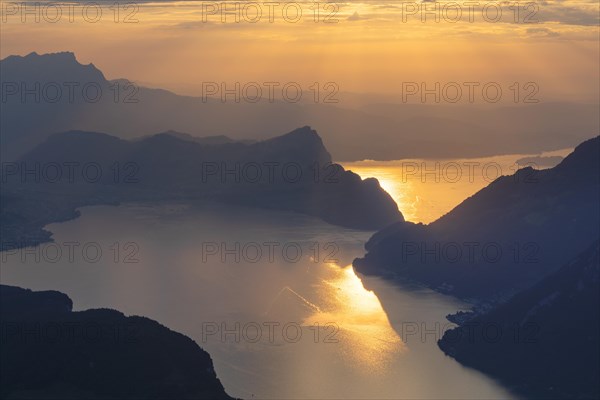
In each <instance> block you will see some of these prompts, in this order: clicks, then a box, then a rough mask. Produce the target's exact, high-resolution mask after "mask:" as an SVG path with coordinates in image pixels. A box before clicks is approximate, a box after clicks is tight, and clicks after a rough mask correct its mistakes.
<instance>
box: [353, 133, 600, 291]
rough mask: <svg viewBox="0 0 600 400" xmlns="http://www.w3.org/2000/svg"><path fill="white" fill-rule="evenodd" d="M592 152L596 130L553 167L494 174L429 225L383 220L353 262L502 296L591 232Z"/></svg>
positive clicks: (559, 261)
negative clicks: (383, 225)
mask: <svg viewBox="0 0 600 400" xmlns="http://www.w3.org/2000/svg"><path fill="white" fill-rule="evenodd" d="M599 153H600V137H595V138H593V139H590V140H587V141H585V142H583V143H582V144H580V145H579V146H577V148H576V149H575V150H574V151H573V152H572V153H571V154H570V155H569V156H567V157H566V158H565V159H564V160H563V161H562V162H561V163H560V164H558V165H557V166H556V167H554V168H551V169H546V170H534V169H532V168H524V169H521V170H519V171H517V172H516V173H515V174H514V175H511V176H502V177H500V178H498V179H496V180H495V181H494V182H492V183H491V184H490V185H488V186H487V187H485V188H484V189H482V190H480V191H479V192H477V193H476V194H474V195H473V196H471V197H469V198H468V199H466V200H464V201H463V202H462V203H461V204H459V205H458V206H457V207H455V208H454V209H453V210H451V211H450V212H449V213H447V214H446V215H444V216H442V217H441V218H439V219H438V220H436V221H434V222H433V223H431V224H429V225H423V224H413V223H409V222H398V223H395V224H393V225H391V226H389V227H386V228H385V229H383V230H381V231H380V232H377V233H376V234H375V235H373V237H372V238H371V239H370V240H369V241H368V242H367V244H366V249H367V251H368V252H367V254H366V256H365V257H364V258H362V259H357V260H355V261H354V265H355V267H356V269H357V270H358V271H360V272H362V273H367V274H383V275H388V276H391V277H393V278H397V279H401V280H412V281H416V282H419V283H422V284H425V285H427V286H429V287H431V288H433V289H436V290H439V291H442V292H446V293H449V294H453V295H456V296H459V297H462V298H477V299H483V300H488V301H502V300H503V299H507V298H509V297H510V296H512V295H513V294H515V293H516V292H518V291H520V290H522V289H525V288H527V287H529V286H531V285H532V284H534V283H536V282H537V281H539V280H540V279H541V278H543V277H544V276H545V275H547V274H549V273H551V272H553V271H556V270H557V269H558V268H559V267H560V266H562V265H563V264H565V263H566V262H568V261H569V260H570V259H572V258H573V257H575V255H577V254H579V253H580V252H581V251H583V250H584V249H585V248H587V247H588V246H589V245H590V243H591V242H592V241H593V240H594V239H595V238H597V237H598V235H599V229H600V228H599V226H600V218H599V213H600V210H599V207H598V204H600V199H599V191H600V175H599V174H600V165H599V163H600V161H599V160H600V157H599Z"/></svg>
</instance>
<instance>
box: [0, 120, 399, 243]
mask: <svg viewBox="0 0 600 400" xmlns="http://www.w3.org/2000/svg"><path fill="white" fill-rule="evenodd" d="M68 165H75V166H76V167H73V168H72V170H69V169H68V167H67V166H68ZM86 166H87V167H90V166H92V167H93V168H92V169H91V171H92V172H91V173H87V174H86V173H85V171H86V169H84V168H86ZM7 168H10V171H9V170H7ZM32 170H33V173H31V171H32ZM27 171H30V173H29V174H28V173H27ZM36 171H37V173H36ZM50 171H52V172H50ZM57 171H58V172H57ZM88 172H89V171H88ZM49 174H54V175H53V177H54V178H55V179H50V178H49V177H48V175H49ZM92 175H93V176H92ZM3 181H4V182H3V186H2V200H3V208H2V221H3V224H2V228H1V229H2V233H3V241H4V242H11V243H13V244H14V243H23V242H31V243H30V244H32V245H33V244H36V243H39V242H41V241H45V240H48V238H49V233H48V232H45V231H42V230H41V227H43V226H44V225H45V224H47V223H50V222H53V221H54V222H56V221H63V220H66V219H69V218H73V217H74V216H76V215H77V213H76V211H75V208H78V207H81V206H83V205H93V204H118V203H119V202H125V201H150V202H152V201H189V202H194V201H216V202H221V203H228V204H237V205H244V206H252V207H259V208H267V209H278V210H285V211H294V212H299V213H304V214H308V215H312V216H316V217H318V218H321V219H322V220H324V221H326V222H329V223H332V224H335V225H340V226H346V227H350V228H356V229H363V230H376V229H380V228H382V227H383V226H385V225H387V224H389V223H391V222H393V221H399V220H403V217H402V214H401V213H400V212H399V211H398V207H397V205H396V203H395V202H394V201H393V200H392V198H391V197H390V195H389V194H388V193H386V192H385V191H384V190H383V189H382V188H381V187H380V186H379V183H378V182H377V180H375V179H372V178H371V179H365V180H362V179H361V178H360V177H359V176H358V175H356V174H354V173H352V172H350V171H345V170H344V169H343V167H341V166H340V165H338V164H334V163H332V161H331V156H330V154H329V152H328V151H327V149H326V148H325V146H324V145H323V142H322V140H321V138H320V137H319V135H318V134H317V133H316V132H315V131H314V130H312V129H311V128H309V127H303V128H299V129H296V130H294V131H292V132H290V133H288V134H286V135H282V136H279V137H275V138H272V139H268V140H263V141H258V142H252V143H248V142H237V141H222V142H221V143H217V144H207V142H205V141H202V140H195V139H193V140H192V139H190V138H189V137H187V136H185V137H182V136H181V135H173V134H169V133H163V134H157V135H153V136H150V137H147V138H143V139H139V140H131V141H130V140H124V139H120V138H118V137H115V136H111V135H107V134H104V133H97V132H81V131H71V132H65V133H59V134H55V135H51V136H50V137H49V138H48V139H47V140H46V141H44V142H43V143H42V144H40V145H38V146H36V147H35V148H34V149H32V150H31V151H29V152H28V153H26V154H25V155H23V156H22V157H21V158H20V159H18V160H17V161H16V162H15V163H11V164H8V165H5V168H4V170H3Z"/></svg>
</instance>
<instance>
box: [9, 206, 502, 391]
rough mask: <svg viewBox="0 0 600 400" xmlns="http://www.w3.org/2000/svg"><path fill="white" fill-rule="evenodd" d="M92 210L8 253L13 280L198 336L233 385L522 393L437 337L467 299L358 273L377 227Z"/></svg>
mask: <svg viewBox="0 0 600 400" xmlns="http://www.w3.org/2000/svg"><path fill="white" fill-rule="evenodd" d="M81 212H82V215H81V217H80V218H78V219H75V220H72V221H68V222H66V223H57V224H51V225H49V226H47V229H48V230H50V231H51V232H53V237H54V240H55V242H54V243H52V244H44V245H42V246H38V247H36V248H29V249H22V250H18V251H15V252H14V253H7V252H4V253H2V266H1V274H2V283H3V284H7V285H15V286H21V287H25V288H30V289H33V290H47V289H53V290H59V291H61V292H64V293H66V294H68V295H69V296H70V297H71V298H72V299H73V301H74V307H75V309H76V310H83V309H88V308H114V309H118V310H120V311H122V312H123V313H125V314H126V315H143V316H147V317H149V318H152V319H155V320H157V321H158V322H160V323H161V324H163V325H165V326H167V327H169V328H170V329H173V330H175V331H179V332H181V333H183V334H185V335H188V336H189V337H191V338H192V339H194V340H195V341H196V342H197V343H198V344H199V345H200V346H201V347H203V348H204V349H206V350H207V351H208V352H209V353H210V354H211V356H212V358H213V361H214V364H215V369H216V372H217V375H218V377H219V378H220V379H221V381H222V383H223V385H224V386H225V389H226V390H227V392H228V393H229V394H230V395H232V396H235V397H241V398H253V397H254V398H278V399H299V398H303V399H311V398H313V399H316V398H319V399H328V398H331V399H334V398H335V399H339V398H351V399H360V398H365V399H366V398H380V399H383V398H394V399H398V398H406V399H409V398H410V399H440V398H445V399H448V398H465V399H466V398H472V399H500V398H502V399H505V398H511V394H510V393H509V392H507V391H506V390H505V389H504V388H503V387H501V386H500V385H499V384H497V383H496V382H494V381H493V380H491V379H489V378H487V377H486V376H484V375H483V374H481V373H479V372H477V371H474V370H471V369H468V368H465V367H463V366H461V365H460V364H458V363H457V362H456V361H454V360H453V359H451V358H450V357H446V356H445V355H444V354H443V353H442V352H441V351H440V350H439V349H438V347H437V344H436V341H437V339H439V337H440V336H441V334H442V333H443V330H444V329H448V328H450V327H451V326H453V325H452V324H450V323H449V322H448V321H447V320H446V319H445V316H446V315H447V314H448V313H452V312H455V311H457V310H464V309H467V308H468V305H467V304H464V303H462V302H460V301H458V300H455V299H453V298H450V297H447V296H442V295H440V294H437V293H434V292H431V291H429V290H421V289H414V288H403V287H399V286H394V285H392V284H390V283H388V282H386V281H384V280H381V279H379V278H375V277H362V276H357V274H355V273H354V271H353V269H352V267H351V266H350V265H351V262H352V260H353V259H354V258H356V257H359V256H361V255H363V254H364V248H363V246H364V243H365V241H366V240H367V239H368V238H369V237H370V235H371V234H372V232H362V231H356V230H350V229H344V228H339V227H336V226H332V225H328V224H326V223H324V222H322V221H320V220H318V219H315V218H312V217H308V216H304V215H300V214H293V213H287V212H276V211H266V210H255V209H247V208H243V207H227V206H219V205H214V204H194V205H191V204H153V205H148V204H125V205H121V206H118V207H112V206H95V207H86V208H83V209H82V210H81ZM363 284H364V286H363ZM365 286H366V287H368V288H370V289H371V290H366V289H365ZM384 306H385V307H384Z"/></svg>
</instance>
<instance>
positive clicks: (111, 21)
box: [1, 1, 600, 102]
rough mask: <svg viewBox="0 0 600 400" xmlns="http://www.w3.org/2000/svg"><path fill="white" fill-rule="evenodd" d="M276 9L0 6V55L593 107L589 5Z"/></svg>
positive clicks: (184, 84) (164, 78) (148, 71)
mask: <svg viewBox="0 0 600 400" xmlns="http://www.w3.org/2000/svg"><path fill="white" fill-rule="evenodd" d="M42 4H47V3H42ZM84 4H88V5H89V4H91V3H85V2H84ZM284 5H285V3H279V4H277V3H251V5H246V6H245V7H241V6H240V3H237V5H236V3H235V2H229V3H212V2H173V3H168V4H167V3H145V4H144V3H138V4H136V5H134V6H129V7H126V5H125V3H122V4H120V7H119V13H118V15H116V13H115V6H111V7H112V8H107V7H108V6H107V7H105V8H103V11H102V16H101V17H97V15H98V14H97V9H96V8H95V7H93V6H88V7H87V8H86V9H85V10H84V9H83V8H82V7H80V6H77V7H73V6H67V5H66V4H65V3H58V6H56V5H55V6H53V7H50V8H44V7H43V6H42V7H40V8H38V9H35V7H34V6H31V9H33V10H34V11H33V12H31V11H30V14H25V13H24V12H23V11H24V10H23V9H22V7H21V6H19V5H15V4H13V3H7V2H3V3H2V11H3V16H2V18H3V21H2V22H3V23H2V28H1V30H2V32H1V33H2V36H1V42H2V46H1V56H2V57H6V56H8V55H11V54H20V55H24V54H27V53H29V52H31V51H37V52H38V53H46V52H56V51H67V50H68V51H74V52H75V53H76V55H77V58H78V60H79V61H80V62H82V63H84V64H87V63H94V64H95V65H96V66H97V67H98V68H100V69H101V70H102V71H103V72H104V73H105V75H106V76H107V77H108V78H121V77H126V78H129V79H131V80H134V81H135V82H136V83H138V84H140V85H149V86H157V87H164V88H168V89H172V90H175V91H176V92H179V93H185V94H198V93H199V91H200V88H201V87H202V82H207V81H210V82H236V81H238V82H242V83H244V82H265V81H275V82H284V83H285V82H299V83H300V84H301V85H306V86H308V85H310V83H311V82H320V83H324V82H335V83H336V84H337V85H338V87H339V90H340V91H341V92H356V93H387V94H391V95H398V96H400V92H401V88H402V83H403V82H419V83H421V82H427V83H428V84H431V85H434V83H435V82H440V83H441V84H442V85H443V84H445V83H447V82H458V83H463V82H481V83H486V82H498V83H500V84H501V85H502V87H505V88H506V87H508V86H509V85H511V83H513V82H519V83H520V84H521V85H522V84H524V83H526V82H535V83H536V84H537V86H538V87H539V95H538V97H539V98H541V99H542V100H544V101H555V100H572V101H585V102H590V101H593V102H596V101H598V97H599V94H598V86H599V85H600V82H599V77H598V76H599V61H598V60H599V57H600V52H599V41H598V33H599V30H598V29H599V28H598V12H599V5H598V2H597V1H555V2H537V3H528V2H519V3H517V2H506V3H499V2H494V3H489V2H479V6H469V3H468V2H467V3H465V2H458V3H452V2H442V3H438V5H437V6H436V5H434V4H433V3H430V2H427V3H401V2H346V3H341V2H339V3H329V4H327V3H310V2H308V3H291V4H288V5H287V7H284ZM499 5H501V6H499ZM236 6H237V7H239V8H237V9H236ZM315 7H318V8H319V15H318V17H317V20H318V21H317V22H315ZM424 7H427V10H434V11H433V12H431V11H430V12H429V13H425V11H423V10H424ZM435 7H438V8H437V10H436V9H435ZM470 7H471V8H470ZM258 8H260V12H261V14H262V16H261V17H260V18H258V17H257V15H258V14H257V9H258ZM484 8H485V10H486V11H483V9H484ZM516 8H518V10H519V11H518V14H517V12H516ZM58 9H60V12H62V15H60V16H57V15H58V14H57V12H58V11H57V10H58ZM459 9H460V13H461V14H460V15H459V14H458V10H459ZM223 10H224V11H223ZM298 10H302V15H301V16H299V17H297V15H298V14H297V12H298ZM498 10H501V13H502V15H501V17H500V18H499V17H497V16H498V14H497V13H498ZM84 12H87V16H88V17H87V20H86V19H85V18H84V17H83V16H82V14H83V13H84ZM36 14H37V17H38V18H39V22H36V21H35V18H36ZM223 17H224V18H226V21H225V22H222V20H221V18H223ZM236 17H237V18H239V19H240V22H236V21H235V18H236ZM22 18H25V19H26V21H25V22H22ZM115 18H116V19H117V20H118V22H115ZM423 18H425V21H424V22H423V21H422V19H423ZM436 18H437V19H438V21H436ZM498 18H499V20H498V21H496V19H498ZM126 19H128V20H129V22H125V20H126ZM270 19H272V21H270ZM52 20H56V22H52ZM70 20H72V21H73V22H70ZM94 20H97V21H96V22H93V21H94ZM135 20H137V22H133V21H135ZM296 20H297V21H296ZM470 20H472V21H473V22H470ZM251 21H255V22H251ZM535 21H537V22H535Z"/></svg>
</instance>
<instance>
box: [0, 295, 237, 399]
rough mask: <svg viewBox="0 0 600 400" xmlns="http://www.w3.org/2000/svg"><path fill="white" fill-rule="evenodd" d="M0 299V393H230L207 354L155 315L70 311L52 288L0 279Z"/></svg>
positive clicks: (118, 396)
mask: <svg viewBox="0 0 600 400" xmlns="http://www.w3.org/2000/svg"><path fill="white" fill-rule="evenodd" d="M0 299H1V302H0V304H1V307H0V319H1V325H2V347H1V348H0V363H1V370H2V374H1V375H0V383H1V385H0V394H1V396H2V398H28V399H36V398H39V399H42V398H44V399H47V398H60V399H77V398H103V399H140V398H144V399H164V398H177V399H230V398H231V397H229V396H228V395H227V394H226V393H225V390H224V389H223V385H222V384H221V382H220V381H219V379H218V378H217V376H216V373H215V371H214V369H213V363H212V360H211V358H210V355H209V354H208V353H207V352H205V351H204V350H202V349H201V348H200V347H199V346H198V345H197V344H196V343H195V342H194V341H192V340H191V339H190V338H188V337H186V336H184V335H182V334H180V333H177V332H174V331H171V330H169V329H168V328H166V327H164V326H162V325H160V324H159V323H158V322H156V321H153V320H150V319H148V318H144V317H137V316H132V317H126V316H125V315H123V314H122V313H120V312H118V311H115V310H109V309H94V310H86V311H77V312H74V311H73V302H72V301H71V299H70V298H69V297H68V296H67V295H65V294H63V293H60V292H56V291H43V292H32V291H31V290H26V289H21V288H18V287H14V286H6V285H0Z"/></svg>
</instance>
